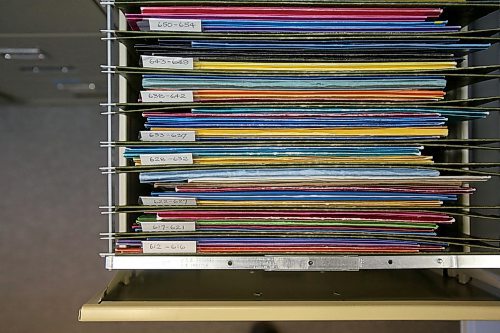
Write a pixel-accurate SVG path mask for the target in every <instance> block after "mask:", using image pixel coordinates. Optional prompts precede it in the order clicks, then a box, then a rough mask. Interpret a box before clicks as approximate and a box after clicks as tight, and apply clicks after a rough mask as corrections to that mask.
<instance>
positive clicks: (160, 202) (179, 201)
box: [140, 196, 196, 206]
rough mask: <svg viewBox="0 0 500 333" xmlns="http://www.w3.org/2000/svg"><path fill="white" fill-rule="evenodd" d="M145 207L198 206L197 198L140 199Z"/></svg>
mask: <svg viewBox="0 0 500 333" xmlns="http://www.w3.org/2000/svg"><path fill="white" fill-rule="evenodd" d="M140 198H141V202H142V204H143V205H144V206H196V198H185V197H175V196H171V197H140Z"/></svg>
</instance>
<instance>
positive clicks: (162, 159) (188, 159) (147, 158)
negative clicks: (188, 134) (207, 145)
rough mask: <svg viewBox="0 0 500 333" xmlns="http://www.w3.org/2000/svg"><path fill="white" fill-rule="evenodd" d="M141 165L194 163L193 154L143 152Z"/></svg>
mask: <svg viewBox="0 0 500 333" xmlns="http://www.w3.org/2000/svg"><path fill="white" fill-rule="evenodd" d="M139 156H140V158H141V165H175V164H193V154H191V153H182V154H141V155H139Z"/></svg>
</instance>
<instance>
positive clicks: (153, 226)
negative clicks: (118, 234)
mask: <svg viewBox="0 0 500 333" xmlns="http://www.w3.org/2000/svg"><path fill="white" fill-rule="evenodd" d="M141 229H142V231H144V232H169V231H171V232H176V231H177V232H181V231H196V222H192V221H189V222H141Z"/></svg>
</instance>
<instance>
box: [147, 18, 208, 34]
mask: <svg viewBox="0 0 500 333" xmlns="http://www.w3.org/2000/svg"><path fill="white" fill-rule="evenodd" d="M148 21H149V30H151V31H182V32H201V20H187V19H158V18H150V19H148Z"/></svg>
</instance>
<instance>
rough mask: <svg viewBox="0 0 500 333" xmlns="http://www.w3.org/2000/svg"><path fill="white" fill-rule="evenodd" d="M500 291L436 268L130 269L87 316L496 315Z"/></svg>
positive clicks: (96, 299) (234, 318) (454, 317)
mask: <svg viewBox="0 0 500 333" xmlns="http://www.w3.org/2000/svg"><path fill="white" fill-rule="evenodd" d="M499 319H500V302H499V295H498V293H497V294H496V295H495V294H494V293H491V291H489V292H488V291H486V290H484V289H481V288H478V287H477V286H476V285H475V284H473V283H472V284H471V283H469V284H466V285H463V284H460V283H459V282H458V281H457V280H456V279H453V278H450V277H444V276H442V275H441V274H439V272H435V271H431V270H377V271H359V272H265V271H251V270H250V271H249V270H242V271H236V270H232V271H227V270H224V271H217V270H187V271H179V270H169V271H127V272H120V273H118V274H117V275H116V276H115V278H114V279H113V280H112V281H111V283H110V285H109V286H108V288H107V289H106V290H105V291H104V292H102V293H100V294H98V295H96V296H95V297H94V298H93V299H92V300H90V301H89V302H88V303H87V304H85V305H84V306H83V307H82V309H81V311H80V320H82V321H227V320H229V321H279V320H499Z"/></svg>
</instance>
